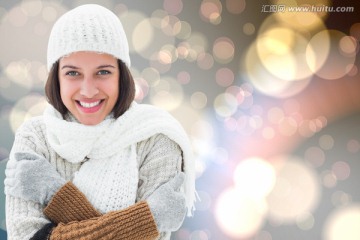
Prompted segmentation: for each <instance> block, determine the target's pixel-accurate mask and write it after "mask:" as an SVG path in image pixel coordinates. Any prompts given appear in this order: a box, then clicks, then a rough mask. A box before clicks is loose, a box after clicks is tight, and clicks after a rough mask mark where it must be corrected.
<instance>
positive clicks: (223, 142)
mask: <svg viewBox="0 0 360 240" xmlns="http://www.w3.org/2000/svg"><path fill="white" fill-rule="evenodd" d="M85 3H98V4H100V5H103V6H105V7H108V8H110V9H112V10H113V11H114V12H115V13H116V14H117V15H118V16H119V18H120V19H121V21H122V23H123V25H124V28H125V31H126V33H127V36H128V39H129V44H130V50H131V60H132V68H131V72H132V74H133V76H134V78H135V81H136V90H137V91H136V100H137V102H140V103H150V104H153V105H156V106H159V107H161V108H163V109H166V110H168V111H169V112H171V113H172V114H173V115H174V116H175V117H176V118H177V119H178V120H179V121H180V122H181V123H182V124H183V126H184V127H185V129H186V131H187V132H188V134H189V136H190V138H191V141H192V145H193V148H194V152H195V155H196V170H197V190H198V195H199V197H200V199H201V201H198V202H197V204H196V208H197V211H196V212H195V215H194V217H192V218H187V219H186V220H185V223H184V224H183V226H182V227H181V229H180V230H178V231H177V232H175V233H174V234H173V236H172V239H173V240H185V239H186V240H188V239H189V240H208V239H213V240H223V239H225V240H226V239H230V240H232V239H234V240H235V239H241V240H303V239H308V240H319V239H324V240H359V239H360V190H359V189H360V72H359V71H360V69H359V67H360V59H359V40H360V5H359V4H358V3H357V1H347V0H342V1H329V0H316V1H310V0H309V1H306V0H297V1H296V0H286V1H281V0H279V1H276V0H272V1H245V0H221V1H219V0H196V1H185V0H152V1H140V0H123V1H115V0H114V1H111V0H103V1H83V0H75V1H66V0H63V1H61V0H60V1H46V0H23V1H18V0H13V1H4V0H1V1H0V104H1V105H0V160H1V161H0V179H1V181H3V179H4V170H5V166H6V159H7V157H8V155H9V151H10V149H11V146H12V142H13V140H14V132H15V131H16V129H17V128H18V127H19V125H20V124H21V123H22V122H23V121H25V120H26V119H28V118H30V117H32V116H36V115H40V114H42V111H43V109H44V108H45V106H46V99H45V98H44V93H43V87H44V84H45V81H46V79H47V70H46V48H47V39H48V36H49V32H50V29H51V27H52V25H53V23H54V21H55V20H56V19H57V18H58V17H59V16H60V15H61V14H63V13H64V12H65V11H67V10H69V9H71V8H73V7H75V6H78V5H81V4H85ZM4 199H5V196H4V193H3V184H1V185H0V203H1V204H0V239H4V240H5V239H6V224H5V207H4V205H5V200H4Z"/></svg>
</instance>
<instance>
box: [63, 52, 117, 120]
mask: <svg viewBox="0 0 360 240" xmlns="http://www.w3.org/2000/svg"><path fill="white" fill-rule="evenodd" d="M119 76H120V72H119V67H118V64H117V59H116V58H114V57H113V56H111V55H108V54H99V53H96V52H76V53H72V54H70V55H69V56H66V57H63V58H61V59H60V62H59V81H60V95H61V100H62V101H63V103H64V105H65V106H66V108H67V109H68V110H69V111H70V112H71V113H72V114H73V115H74V117H75V118H76V119H77V120H78V121H79V122H80V123H82V124H85V125H96V124H98V123H100V122H101V121H103V120H104V119H105V117H106V116H107V115H108V114H109V113H110V112H111V111H112V110H113V108H114V106H115V103H116V100H117V99H118V96H119Z"/></svg>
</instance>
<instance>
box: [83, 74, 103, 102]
mask: <svg viewBox="0 0 360 240" xmlns="http://www.w3.org/2000/svg"><path fill="white" fill-rule="evenodd" d="M98 93H99V89H98V88H97V86H96V82H95V80H94V79H92V78H84V79H83V81H82V83H81V89H80V94H81V95H82V96H84V97H87V98H92V97H94V96H95V95H96V94H98Z"/></svg>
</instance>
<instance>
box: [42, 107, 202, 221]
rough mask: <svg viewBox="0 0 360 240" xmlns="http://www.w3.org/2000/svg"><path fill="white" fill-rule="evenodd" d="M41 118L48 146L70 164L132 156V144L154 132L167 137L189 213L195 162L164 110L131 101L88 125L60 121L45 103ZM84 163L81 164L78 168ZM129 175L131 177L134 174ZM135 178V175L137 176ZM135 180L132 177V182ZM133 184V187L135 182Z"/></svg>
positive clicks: (176, 124)
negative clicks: (176, 154) (175, 148)
mask: <svg viewBox="0 0 360 240" xmlns="http://www.w3.org/2000/svg"><path fill="white" fill-rule="evenodd" d="M44 121H45V124H46V131H47V137H48V140H49V143H50V145H51V147H52V148H53V149H54V150H55V151H56V152H57V153H58V154H59V155H60V156H61V157H62V158H64V159H65V160H67V161H69V162H71V163H79V162H82V161H84V159H85V158H90V159H104V158H106V159H110V158H111V157H112V156H117V155H118V154H119V153H121V154H124V153H123V152H124V151H125V152H126V154H127V156H132V157H131V159H133V158H134V151H135V147H134V146H136V143H138V142H141V141H143V140H146V139H148V138H149V137H151V136H153V135H155V134H158V133H162V134H164V135H166V136H168V137H169V138H170V139H171V140H173V141H174V142H176V143H177V144H178V145H179V146H180V148H181V150H182V152H183V158H184V171H185V174H186V180H185V187H184V190H185V194H186V203H187V207H188V215H189V216H191V215H192V211H193V210H194V202H195V199H196V191H195V161H194V159H193V155H192V150H191V145H190V141H189V139H188V136H187V134H186V133H185V131H184V129H183V127H182V126H181V125H180V123H179V122H178V121H177V120H176V119H175V118H174V117H172V116H171V115H170V114H169V113H168V112H166V111H164V110H161V109H158V108H155V107H154V106H150V105H145V104H137V103H135V102H133V103H132V105H131V107H130V108H129V109H128V110H127V111H126V112H125V113H124V114H123V115H122V116H120V117H119V118H117V119H114V118H112V117H107V118H106V119H105V120H104V121H102V122H101V123H99V124H98V125H94V126H89V125H83V124H80V123H78V122H74V121H72V122H71V121H66V120H63V118H62V116H61V114H60V113H59V112H58V111H56V110H55V109H54V108H53V107H52V106H48V107H47V108H46V109H45V112H44ZM135 155H136V153H135ZM135 160H136V159H135ZM135 160H132V161H135ZM85 166H86V165H85V164H83V166H82V168H83V167H85ZM129 166H130V167H131V168H134V167H136V166H137V165H134V164H131V163H130V165H129ZM109 167H110V166H109ZM136 170H137V169H136ZM132 176H133V177H135V176H134V174H132ZM109 177H110V176H109ZM136 177H137V178H138V175H136ZM137 180H138V179H134V181H136V183H137ZM135 185H136V187H137V184H135ZM85 195H86V194H85ZM90 202H91V201H90Z"/></svg>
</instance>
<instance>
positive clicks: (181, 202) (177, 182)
mask: <svg viewBox="0 0 360 240" xmlns="http://www.w3.org/2000/svg"><path fill="white" fill-rule="evenodd" d="M184 179H185V174H184V173H182V172H181V173H179V174H178V175H176V176H175V178H173V179H171V180H170V181H169V182H167V183H165V184H164V185H162V186H160V187H159V188H158V189H156V190H155V191H154V193H153V194H151V195H150V196H149V198H148V199H147V202H148V204H149V207H150V211H151V213H152V214H153V216H154V219H155V222H156V226H157V228H158V231H159V232H171V231H176V230H178V229H179V228H180V226H181V224H182V222H183V220H184V218H185V213H186V206H185V195H184V193H182V192H178V191H177V190H178V189H179V188H180V187H181V185H182V184H183V182H184Z"/></svg>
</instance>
